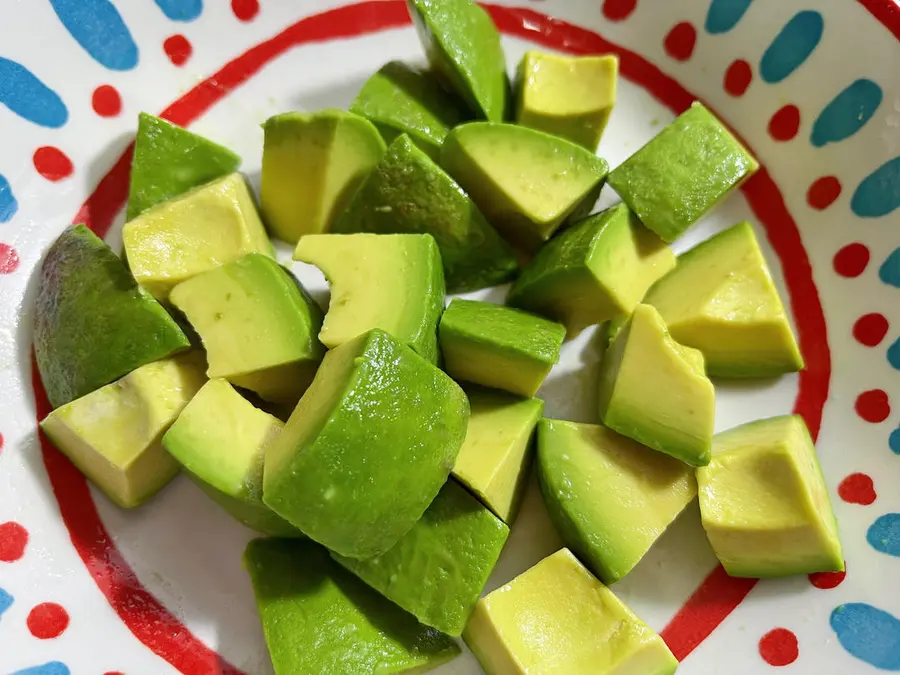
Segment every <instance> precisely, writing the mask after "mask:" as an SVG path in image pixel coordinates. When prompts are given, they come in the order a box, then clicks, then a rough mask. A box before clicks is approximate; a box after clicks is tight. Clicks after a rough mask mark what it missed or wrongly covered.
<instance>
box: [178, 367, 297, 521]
mask: <svg viewBox="0 0 900 675" xmlns="http://www.w3.org/2000/svg"><path fill="white" fill-rule="evenodd" d="M283 427H284V424H283V423H282V422H280V421H279V420H277V419H275V418H274V417H272V416H271V415H269V414H268V413H265V412H263V411H262V410H259V409H257V408H255V407H254V406H253V404H252V403H250V402H249V401H248V400H246V399H245V398H244V397H243V396H241V395H240V394H239V393H237V392H236V391H235V390H234V388H233V387H232V386H231V385H230V384H228V382H226V381H225V380H210V381H209V382H207V383H206V384H205V385H203V388H202V389H201V390H200V391H199V392H197V394H196V395H195V396H194V398H193V399H192V400H191V402H190V403H188V405H187V407H186V408H185V409H184V410H183V411H182V412H181V415H179V416H178V419H177V420H176V421H175V424H173V425H172V427H171V428H170V429H169V430H168V431H167V432H166V435H165V436H163V439H162V444H163V447H164V448H165V449H166V451H167V452H168V453H169V454H170V455H172V457H174V458H175V460H176V461H177V462H178V463H179V464H180V465H181V466H182V467H183V468H184V469H185V471H186V472H187V474H188V475H189V476H190V477H191V479H192V480H193V481H194V482H195V483H196V484H197V485H198V486H199V487H200V489H202V490H203V491H204V492H205V493H206V494H208V495H209V496H210V497H211V498H212V499H213V500H214V501H215V502H216V503H217V504H219V506H221V507H222V508H223V509H225V510H226V511H227V512H228V513H230V514H231V515H232V516H234V517H235V518H236V519H237V520H239V521H240V522H242V523H243V524H244V525H246V526H247V527H250V528H253V529H254V530H258V531H259V532H262V533H264V534H270V535H272V536H276V537H296V536H300V532H299V531H298V530H297V529H296V528H294V527H293V526H291V525H290V524H289V523H288V522H287V521H285V520H283V519H282V518H280V517H278V516H277V515H275V513H274V512H273V511H272V510H271V509H270V508H269V507H267V506H266V505H265V504H263V502H262V480H263V460H264V459H265V452H266V448H267V447H268V446H269V444H270V443H271V442H272V441H273V440H274V439H275V438H276V437H277V436H278V434H280V433H281V429H282V428H283Z"/></svg>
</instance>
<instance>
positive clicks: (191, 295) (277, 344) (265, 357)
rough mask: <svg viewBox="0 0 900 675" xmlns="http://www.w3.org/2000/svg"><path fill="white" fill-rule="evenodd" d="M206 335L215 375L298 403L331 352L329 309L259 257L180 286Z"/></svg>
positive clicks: (179, 299) (181, 297)
mask: <svg viewBox="0 0 900 675" xmlns="http://www.w3.org/2000/svg"><path fill="white" fill-rule="evenodd" d="M170 299H171V301H172V303H173V304H174V305H175V306H176V307H177V308H178V309H179V310H181V311H182V312H184V314H185V315H186V316H187V318H188V320H189V321H190V323H191V325H192V326H193V327H194V330H196V331H197V333H198V334H199V335H200V339H201V340H202V341H203V345H204V347H205V348H206V353H207V358H208V360H209V377H210V378H211V379H212V378H225V379H226V380H228V381H229V382H231V383H232V384H234V385H237V386H239V387H243V388H245V389H250V390H251V391H254V392H256V393H257V394H259V395H260V396H262V397H263V398H265V399H267V400H270V401H273V402H275V403H282V404H286V405H293V404H295V403H296V402H297V401H298V400H299V399H300V396H301V395H302V394H303V392H304V391H306V387H307V386H309V383H310V382H312V379H313V376H314V375H315V372H316V368H317V367H318V364H319V362H320V361H321V360H322V356H323V355H324V352H325V349H324V348H323V347H322V345H321V343H320V342H319V340H318V338H317V337H316V335H317V334H318V332H319V329H320V328H321V327H322V310H321V309H319V306H318V305H317V304H316V303H315V301H314V300H313V299H312V298H311V297H310V296H309V294H308V293H307V292H306V291H305V290H304V289H303V287H302V286H301V285H300V283H299V282H298V281H297V280H296V279H295V278H294V277H293V276H292V275H291V274H290V272H288V271H286V270H285V269H283V268H282V267H281V266H280V265H279V264H278V263H276V262H275V261H274V260H272V259H271V258H269V257H267V256H264V255H261V254H259V253H251V254H249V255H246V256H244V257H242V258H238V259H237V260H234V261H232V262H230V263H228V264H226V265H222V266H221V267H217V268H215V269H212V270H209V271H208V272H204V273H202V274H198V275H197V276H195V277H193V278H191V279H188V280H187V281H184V282H182V283H180V284H178V285H177V286H176V287H175V288H174V289H173V290H172V294H171V296H170Z"/></svg>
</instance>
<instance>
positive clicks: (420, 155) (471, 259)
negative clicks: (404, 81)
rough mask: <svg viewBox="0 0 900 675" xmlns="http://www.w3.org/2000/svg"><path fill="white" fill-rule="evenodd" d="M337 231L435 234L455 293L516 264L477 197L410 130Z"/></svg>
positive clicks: (496, 280)
mask: <svg viewBox="0 0 900 675" xmlns="http://www.w3.org/2000/svg"><path fill="white" fill-rule="evenodd" d="M332 231H333V232H335V233H343V234H351V233H354V232H371V233H374V234H430V235H431V236H433V237H434V240H435V241H436V242H437V245H438V248H439V249H440V250H441V260H442V261H443V263H444V278H445V279H446V283H447V291H448V292H450V293H457V292H462V291H473V290H477V289H479V288H484V287H485V286H494V285H496V284H501V283H503V282H504V281H507V280H508V279H509V278H510V277H511V276H512V275H513V273H514V272H515V271H516V268H517V264H516V259H515V256H514V255H513V252H512V250H511V249H510V248H509V246H508V245H507V244H506V242H504V241H503V239H501V238H500V235H499V234H497V231H496V230H494V228H492V227H491V226H490V225H489V224H488V222H487V221H486V220H485V219H484V216H483V215H481V212H480V211H479V210H478V207H476V206H475V204H474V202H473V201H472V200H471V199H470V198H469V197H468V196H467V195H466V193H465V192H463V191H462V189H461V188H460V187H459V185H457V184H456V183H455V182H453V179H452V178H450V176H448V175H447V174H446V173H444V171H443V170H442V169H441V168H440V167H439V166H438V165H437V164H435V163H434V162H433V161H432V160H431V158H430V157H428V155H426V154H425V153H424V152H422V151H421V150H420V149H419V148H417V147H416V145H415V144H414V143H413V142H412V141H411V140H410V138H409V136H406V135H405V134H403V135H400V136H398V137H397V139H396V140H395V141H394V142H393V143H391V144H390V145H389V146H388V149H387V152H386V153H385V155H384V159H382V160H381V163H380V164H378V166H376V167H375V169H374V170H373V171H372V173H371V174H369V176H368V178H366V180H365V181H364V182H363V184H362V186H361V187H360V189H359V191H358V192H357V193H356V194H355V195H354V197H353V199H352V200H351V201H350V205H349V206H348V207H347V210H346V211H344V213H343V214H341V215H340V216H338V218H337V220H335V222H334V225H333V227H332Z"/></svg>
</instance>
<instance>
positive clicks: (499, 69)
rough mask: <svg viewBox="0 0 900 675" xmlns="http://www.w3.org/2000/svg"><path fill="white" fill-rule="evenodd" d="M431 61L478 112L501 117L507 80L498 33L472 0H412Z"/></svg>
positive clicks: (499, 119)
mask: <svg viewBox="0 0 900 675" xmlns="http://www.w3.org/2000/svg"><path fill="white" fill-rule="evenodd" d="M407 5H408V6H409V14H410V16H411V17H412V20H413V24H415V27H416V32H417V33H418V34H419V39H420V40H421V41H422V46H423V47H424V48H425V54H426V55H427V56H428V62H429V63H430V64H431V67H432V68H433V69H434V71H435V72H436V73H437V74H439V75H440V76H441V77H442V78H443V79H444V81H445V82H446V84H448V85H449V86H450V87H451V88H452V89H454V90H455V91H456V93H457V94H459V95H460V96H461V97H462V98H463V99H464V100H465V101H466V102H467V103H468V104H469V107H470V108H471V109H472V110H473V111H474V112H476V113H477V114H478V115H479V116H481V117H484V118H485V119H488V120H491V121H492V122H502V121H503V118H504V117H505V115H506V99H507V95H508V87H509V82H508V78H507V75H506V57H505V56H504V55H503V49H502V47H501V46H500V33H499V32H498V31H497V27H496V26H495V25H494V22H493V21H492V20H491V17H490V16H489V15H488V13H487V12H486V11H484V10H483V9H482V8H481V7H479V6H478V5H476V4H475V3H474V2H472V0H408V1H407Z"/></svg>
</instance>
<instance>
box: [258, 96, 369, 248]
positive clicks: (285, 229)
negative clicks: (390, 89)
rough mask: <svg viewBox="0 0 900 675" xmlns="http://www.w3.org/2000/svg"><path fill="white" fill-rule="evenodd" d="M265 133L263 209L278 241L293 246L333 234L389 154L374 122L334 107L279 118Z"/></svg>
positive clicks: (266, 126)
mask: <svg viewBox="0 0 900 675" xmlns="http://www.w3.org/2000/svg"><path fill="white" fill-rule="evenodd" d="M263 131H264V134H265V140H264V143H263V157H262V178H261V180H260V189H259V194H260V208H261V210H262V213H263V217H264V218H265V221H266V225H267V226H268V228H269V231H270V232H271V233H272V234H273V236H275V237H277V238H278V239H281V240H282V241H286V242H287V243H289V244H296V243H297V241H298V240H299V239H300V238H301V237H302V236H304V235H307V234H320V233H323V232H328V230H329V229H330V228H331V223H332V222H333V221H334V219H335V217H336V216H337V214H339V213H341V212H342V211H343V210H344V209H345V208H346V207H347V204H348V203H349V201H350V198H351V197H352V196H353V193H354V192H356V190H357V188H359V185H360V183H362V181H363V179H364V178H365V177H366V176H367V175H368V174H369V172H370V171H371V170H372V169H373V168H374V167H375V165H376V164H378V162H379V161H380V160H381V157H382V156H383V155H384V149H385V144H384V140H383V139H382V138H381V134H379V133H378V130H377V129H376V128H375V127H374V126H373V125H372V123H371V122H369V121H368V120H367V119H365V118H363V117H360V116H359V115H354V114H353V113H352V112H346V111H344V110H337V109H334V108H329V109H327V110H321V111H319V112H314V113H301V112H289V113H282V114H280V115H275V116H274V117H270V118H269V119H268V120H266V122H265V124H263Z"/></svg>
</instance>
